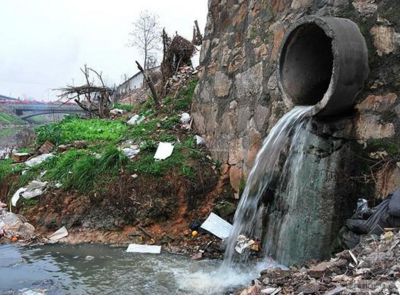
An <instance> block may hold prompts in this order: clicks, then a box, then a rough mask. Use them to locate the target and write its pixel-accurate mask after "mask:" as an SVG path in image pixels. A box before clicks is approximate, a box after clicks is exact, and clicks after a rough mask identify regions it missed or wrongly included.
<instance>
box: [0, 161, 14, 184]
mask: <svg viewBox="0 0 400 296" xmlns="http://www.w3.org/2000/svg"><path fill="white" fill-rule="evenodd" d="M11 164H12V160H10V159H6V160H0V184H1V183H3V181H4V180H5V179H6V178H7V176H8V175H10V174H11V173H12V171H13V168H12V165H11Z"/></svg>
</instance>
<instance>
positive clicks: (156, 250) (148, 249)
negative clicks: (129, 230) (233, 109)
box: [126, 244, 161, 254]
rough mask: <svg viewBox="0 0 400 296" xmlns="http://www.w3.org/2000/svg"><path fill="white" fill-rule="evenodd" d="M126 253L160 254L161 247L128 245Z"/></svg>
mask: <svg viewBox="0 0 400 296" xmlns="http://www.w3.org/2000/svg"><path fill="white" fill-rule="evenodd" d="M126 251H127V252H128V253H147V254H160V253H161V246H154V245H138V244H129V246H128V249H127V250H126Z"/></svg>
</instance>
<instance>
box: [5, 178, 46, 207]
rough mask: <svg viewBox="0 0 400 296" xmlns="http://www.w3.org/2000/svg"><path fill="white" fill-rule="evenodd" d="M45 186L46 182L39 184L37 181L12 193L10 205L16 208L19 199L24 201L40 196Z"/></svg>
mask: <svg viewBox="0 0 400 296" xmlns="http://www.w3.org/2000/svg"><path fill="white" fill-rule="evenodd" d="M46 186H47V182H40V181H37V180H33V181H31V182H30V183H29V184H28V185H27V186H26V187H21V188H19V189H18V190H17V191H16V192H15V193H14V195H13V196H12V198H11V205H12V206H13V207H16V206H17V202H18V200H19V199H20V198H21V197H23V198H24V199H31V198H34V197H37V196H39V195H42V194H43V192H44V189H45V188H46Z"/></svg>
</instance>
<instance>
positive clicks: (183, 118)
mask: <svg viewBox="0 0 400 296" xmlns="http://www.w3.org/2000/svg"><path fill="white" fill-rule="evenodd" d="M190 119H191V117H190V114H189V113H186V112H184V113H182V114H181V123H182V124H188V123H189V122H190Z"/></svg>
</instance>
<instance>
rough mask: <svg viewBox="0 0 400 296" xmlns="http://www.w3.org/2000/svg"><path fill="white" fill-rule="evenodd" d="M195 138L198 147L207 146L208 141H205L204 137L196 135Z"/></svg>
mask: <svg viewBox="0 0 400 296" xmlns="http://www.w3.org/2000/svg"><path fill="white" fill-rule="evenodd" d="M194 138H195V139H196V145H197V146H202V145H205V144H206V141H205V140H204V138H203V137H200V136H198V135H195V136H194Z"/></svg>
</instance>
